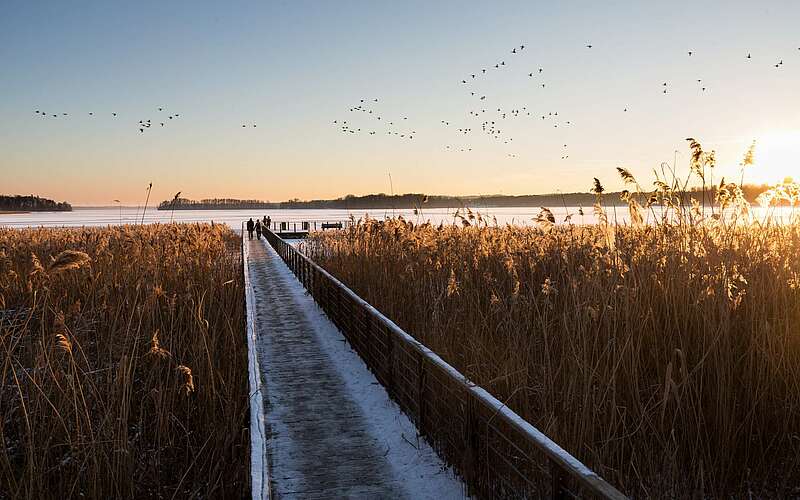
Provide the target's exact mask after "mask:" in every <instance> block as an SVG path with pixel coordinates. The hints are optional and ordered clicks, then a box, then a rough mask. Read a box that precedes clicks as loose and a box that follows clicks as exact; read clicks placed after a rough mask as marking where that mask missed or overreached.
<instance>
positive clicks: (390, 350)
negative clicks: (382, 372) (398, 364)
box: [386, 328, 395, 398]
mask: <svg viewBox="0 0 800 500" xmlns="http://www.w3.org/2000/svg"><path fill="white" fill-rule="evenodd" d="M386 385H387V387H386V392H388V393H389V395H390V396H391V397H392V398H394V394H395V387H394V335H392V332H391V330H390V329H389V328H387V329H386Z"/></svg>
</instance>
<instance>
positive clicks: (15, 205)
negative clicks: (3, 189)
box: [0, 195, 72, 212]
mask: <svg viewBox="0 0 800 500" xmlns="http://www.w3.org/2000/svg"><path fill="white" fill-rule="evenodd" d="M0 211H2V212H71V211H72V205H70V204H69V203H67V202H66V201H62V202H60V203H59V202H55V201H53V200H48V199H47V198H40V197H38V196H33V195H30V196H20V195H15V196H8V195H0Z"/></svg>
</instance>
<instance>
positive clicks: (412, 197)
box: [158, 185, 769, 210]
mask: <svg viewBox="0 0 800 500" xmlns="http://www.w3.org/2000/svg"><path fill="white" fill-rule="evenodd" d="M768 188H769V186H766V185H764V186H753V185H745V186H744V188H743V192H744V195H745V198H746V199H747V201H749V202H751V203H753V202H755V199H756V197H757V196H758V195H759V194H760V193H762V192H764V191H765V190H767V189H768ZM705 196H706V200H708V201H710V200H713V199H714V196H715V189H710V190H707V191H706V193H705ZM647 197H648V194H647V193H643V194H642V195H641V196H640V198H642V201H646V200H647ZM690 198H696V199H697V200H698V201H702V199H703V192H702V190H697V189H695V190H692V191H690V192H688V193H687V199H686V203H689V200H690ZM603 200H604V202H605V203H606V204H609V205H613V204H619V205H624V203H623V202H622V201H621V200H620V192H606V193H603ZM594 201H595V195H594V194H593V193H551V194H529V195H519V196H510V195H481V196H443V195H425V194H420V193H409V194H400V195H388V194H385V193H379V194H369V195H366V196H355V195H347V196H345V197H343V198H337V199H334V200H308V201H303V200H299V199H292V200H288V201H281V202H269V201H261V200H237V199H231V198H212V199H206V200H189V199H186V198H177V199H175V200H167V201H163V202H161V204H159V206H158V209H159V210H236V209H265V210H278V209H294V208H296V209H303V208H305V209H312V208H317V209H320V208H326V209H336V210H364V209H366V210H371V209H385V208H396V209H413V208H423V207H424V208H461V207H470V208H483V207H486V208H497V207H557V206H562V205H564V206H591V205H592V204H593V203H594Z"/></svg>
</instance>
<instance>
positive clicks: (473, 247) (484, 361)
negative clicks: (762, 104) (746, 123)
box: [303, 141, 800, 498]
mask: <svg viewBox="0 0 800 500" xmlns="http://www.w3.org/2000/svg"><path fill="white" fill-rule="evenodd" d="M691 148H692V170H693V175H696V176H698V177H700V178H701V179H703V180H705V176H706V170H704V169H710V168H713V162H714V155H713V152H712V153H706V152H704V151H703V150H702V147H701V146H700V144H699V143H698V142H697V141H692V143H691ZM745 160H746V162H749V163H748V164H751V163H752V148H751V150H750V151H749V152H748V153H747V155H746V157H745ZM619 174H620V175H621V177H622V178H623V180H624V181H625V182H626V183H629V184H630V185H631V186H632V187H634V188H635V189H636V191H637V193H635V194H632V193H629V194H627V195H625V194H623V196H628V199H627V200H624V201H628V202H629V207H630V209H631V211H632V213H633V212H637V213H638V215H639V217H638V218H635V217H632V219H631V220H632V222H633V224H631V225H626V226H612V225H609V224H608V223H607V217H605V214H604V210H603V200H602V193H603V191H604V188H603V186H602V185H601V183H600V181H599V180H597V179H595V180H594V181H595V182H594V189H593V191H594V192H595V194H596V195H597V198H598V203H597V204H596V206H595V212H596V213H597V214H598V219H599V220H600V221H601V223H600V224H597V225H593V226H576V225H572V224H567V225H562V226H557V225H554V220H553V214H552V213H551V212H550V211H548V210H543V211H542V213H541V214H540V216H539V217H537V219H536V222H537V223H538V227H511V226H498V225H496V224H489V223H487V222H485V220H484V222H483V223H481V218H480V215H477V216H476V215H474V214H473V213H472V212H470V211H468V212H466V215H464V212H462V213H460V214H458V215H457V217H458V218H459V219H461V220H460V223H459V224H453V225H451V226H444V225H440V226H438V227H436V226H433V225H431V224H419V225H414V224H412V223H411V222H408V221H405V220H402V219H387V220H383V221H378V220H374V219H366V220H362V221H359V222H358V223H357V224H355V225H354V226H352V227H350V228H348V229H347V230H344V231H341V232H325V233H318V234H316V235H314V237H312V238H311V239H310V240H309V241H308V242H306V243H304V247H303V248H304V251H305V252H306V253H307V254H308V255H309V256H310V257H311V258H312V259H314V260H316V261H317V262H318V263H320V264H321V265H322V266H323V267H325V268H326V269H328V270H329V271H331V272H332V273H333V274H334V275H336V276H337V277H338V278H340V279H342V280H343V281H344V282H345V283H347V284H348V285H349V286H351V287H352V288H353V289H354V291H356V293H358V294H359V295H361V296H362V297H364V298H365V299H366V300H367V301H369V302H371V303H372V304H374V305H375V306H377V307H378V308H379V309H380V310H381V311H383V312H384V313H385V314H387V316H389V317H390V318H392V319H393V320H395V321H396V322H397V323H398V324H399V325H400V326H401V327H402V328H404V329H405V330H406V331H408V332H409V333H411V334H412V335H414V336H415V337H417V338H418V339H420V340H421V341H422V342H424V343H425V344H427V345H428V346H430V347H431V348H432V349H434V350H435V351H436V352H438V353H439V354H441V355H442V356H443V357H444V358H445V359H446V360H447V361H448V362H450V363H452V364H453V365H455V366H456V367H457V368H458V369H459V370H461V371H462V372H463V373H465V374H466V375H467V376H468V377H469V378H471V379H472V380H475V381H476V382H477V383H479V384H481V385H483V386H484V387H486V388H487V389H488V390H489V391H490V392H492V393H493V394H495V395H496V396H497V397H498V398H499V399H500V400H502V401H507V402H508V404H509V405H510V407H511V408H513V409H514V410H515V411H517V412H518V413H519V414H521V415H522V416H523V417H524V418H526V419H527V420H529V421H530V422H532V423H533V424H534V425H536V426H537V427H539V428H540V429H541V430H542V431H544V432H545V433H546V434H548V435H549V436H550V437H552V438H553V439H554V440H555V441H556V442H558V443H559V444H561V445H562V446H564V447H565V448H566V449H567V450H569V451H570V452H572V453H574V454H575V455H576V456H577V457H579V458H580V459H582V460H583V461H585V462H586V463H587V464H588V465H589V466H591V467H593V468H595V469H596V470H597V472H598V473H600V474H601V475H602V476H603V477H605V478H606V479H607V480H609V481H610V482H612V483H613V484H615V485H618V486H619V487H620V488H621V489H622V490H623V491H625V492H627V493H629V494H631V495H635V496H644V497H672V498H675V497H678V498H682V497H690V496H691V497H725V496H729V497H730V496H735V497H741V496H747V495H754V496H756V497H773V496H793V495H798V494H800V334H798V332H799V331H800V330H799V329H800V223H798V222H797V221H794V222H792V223H789V224H774V223H770V222H769V221H756V222H754V221H752V220H751V219H750V218H749V212H748V209H747V207H746V206H745V204H744V202H743V199H742V196H741V189H740V185H736V184H726V183H725V182H724V180H723V181H722V183H721V188H720V189H719V190H718V191H717V196H716V200H708V203H709V205H707V206H706V209H705V210H703V208H702V207H701V206H700V205H701V203H700V202H696V206H688V205H685V204H683V203H682V199H683V198H682V196H685V192H684V191H682V190H681V189H679V188H680V186H679V184H680V183H679V182H676V181H673V182H672V184H668V183H667V182H665V181H664V180H663V178H662V179H657V180H656V182H655V190H654V192H653V193H641V192H640V191H641V188H640V187H639V186H638V184H637V183H636V180H635V179H634V178H633V176H632V175H631V174H630V173H629V172H628V171H626V170H622V171H620V172H619ZM723 188H724V189H723ZM787 193H788V194H787ZM792 193H794V191H791V189H789V188H787V187H785V186H782V187H780V189H778V190H776V192H774V193H772V194H771V195H770V196H772V197H778V196H784V198H785V197H786V196H791V195H792ZM648 197H649V198H648ZM639 199H649V201H648V202H647V204H645V205H644V206H641V205H639V203H638V201H637V200H639ZM634 202H636V203H634ZM712 203H713V205H711V204H712ZM656 207H658V210H656ZM709 209H711V212H710V213H709ZM642 212H646V213H648V214H651V215H652V216H651V217H650V224H641V221H642Z"/></svg>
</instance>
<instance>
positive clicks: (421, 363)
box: [417, 353, 427, 437]
mask: <svg viewBox="0 0 800 500" xmlns="http://www.w3.org/2000/svg"><path fill="white" fill-rule="evenodd" d="M417 360H418V361H417V411H418V412H419V415H418V426H419V434H420V435H421V436H423V437H425V436H426V435H427V428H426V425H425V377H426V376H427V373H426V371H425V356H423V355H422V353H419V354H418V355H417Z"/></svg>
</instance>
